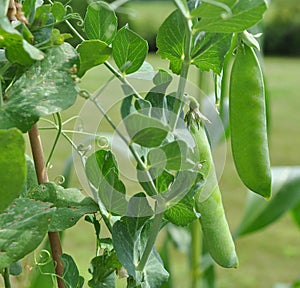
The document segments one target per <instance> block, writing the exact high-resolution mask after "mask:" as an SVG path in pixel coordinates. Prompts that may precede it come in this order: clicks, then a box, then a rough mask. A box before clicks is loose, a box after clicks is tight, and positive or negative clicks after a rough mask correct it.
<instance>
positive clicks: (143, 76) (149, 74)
mask: <svg viewBox="0 0 300 288" xmlns="http://www.w3.org/2000/svg"><path fill="white" fill-rule="evenodd" d="M154 73H155V72H154V69H153V67H152V65H151V64H150V63H148V62H146V61H145V62H144V63H143V64H142V66H141V67H140V68H139V70H137V71H136V72H134V73H132V74H130V75H128V76H127V77H128V78H133V79H140V80H152V78H153V77H154Z"/></svg>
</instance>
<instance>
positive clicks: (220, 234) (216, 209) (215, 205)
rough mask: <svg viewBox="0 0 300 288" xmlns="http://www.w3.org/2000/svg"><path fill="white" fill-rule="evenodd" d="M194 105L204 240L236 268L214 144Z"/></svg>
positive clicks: (197, 199)
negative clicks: (216, 167)
mask: <svg viewBox="0 0 300 288" xmlns="http://www.w3.org/2000/svg"><path fill="white" fill-rule="evenodd" d="M191 106H192V108H191V110H190V111H189V112H188V114H187V117H186V120H187V122H188V126H189V127H190V131H191V134H192V135H193V137H194V140H195V143H196V146H197V149H198V151H199V155H198V156H199V159H200V163H201V164H202V167H201V170H200V171H201V173H202V174H203V178H204V181H205V182H204V184H203V185H202V186H200V188H199V190H198V191H197V192H196V195H195V202H196V210H197V212H199V213H200V214H201V216H200V223H201V228H202V232H203V238H204V243H205V246H206V247H207V250H208V252H209V253H210V255H211V256H212V258H213V259H214V260H215V261H216V262H217V263H218V264H219V265H221V266H223V267H226V268H233V267H234V268H236V267H237V266H238V258H237V255H236V252H235V245H234V242H233V239H232V236H231V233H230V230H229V226H228V223H227V220H226V216H225V212H224V208H223V204H222V197H221V192H220V189H219V185H218V181H217V177H216V173H215V169H214V164H213V159H212V155H211V150H210V145H209V142H208V139H207V136H206V133H205V129H204V127H203V126H202V125H201V120H199V118H198V120H196V121H195V122H194V121H193V119H197V115H199V111H198V108H197V107H196V106H195V105H191ZM193 106H194V107H193ZM191 119H192V121H190V120H191ZM203 194H204V195H203Z"/></svg>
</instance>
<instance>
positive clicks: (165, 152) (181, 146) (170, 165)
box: [147, 140, 196, 171]
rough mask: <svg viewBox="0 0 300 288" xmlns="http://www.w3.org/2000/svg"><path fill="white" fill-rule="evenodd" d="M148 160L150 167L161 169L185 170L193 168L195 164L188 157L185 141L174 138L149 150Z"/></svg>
mask: <svg viewBox="0 0 300 288" xmlns="http://www.w3.org/2000/svg"><path fill="white" fill-rule="evenodd" d="M147 158H148V162H149V163H150V165H151V168H155V169H159V170H161V169H162V170H163V169H167V170H175V171H180V170H186V169H189V168H193V167H194V166H195V165H196V164H195V163H194V162H193V161H192V159H190V158H189V150H188V147H187V145H186V143H185V142H184V141H182V140H176V141H173V142H171V143H168V144H166V145H163V146H160V147H159V148H156V149H152V150H150V151H149V153H148V155H147Z"/></svg>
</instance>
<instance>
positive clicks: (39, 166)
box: [28, 124, 66, 288]
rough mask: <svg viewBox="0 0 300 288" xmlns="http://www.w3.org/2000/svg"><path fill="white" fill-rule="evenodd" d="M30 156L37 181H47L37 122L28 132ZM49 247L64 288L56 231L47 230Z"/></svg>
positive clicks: (58, 239) (59, 245)
mask: <svg viewBox="0 0 300 288" xmlns="http://www.w3.org/2000/svg"><path fill="white" fill-rule="evenodd" d="M28 134H29V139H30V145H31V151H32V156H33V160H34V165H35V170H36V174H37V178H38V183H39V184H42V183H45V182H49V179H48V174H47V170H46V166H45V158H44V152H43V147H42V143H41V138H40V135H39V130H38V126H37V124H35V125H34V126H33V127H32V129H31V130H30V131H29V132H28ZM48 237H49V242H50V247H51V251H52V257H53V259H54V261H55V272H56V274H57V275H58V276H59V277H57V278H56V279H57V284H58V287H59V288H66V287H65V284H64V281H63V280H62V276H63V272H64V265H63V262H62V260H61V258H60V256H61V255H62V248H61V242H60V237H59V233H58V232H48Z"/></svg>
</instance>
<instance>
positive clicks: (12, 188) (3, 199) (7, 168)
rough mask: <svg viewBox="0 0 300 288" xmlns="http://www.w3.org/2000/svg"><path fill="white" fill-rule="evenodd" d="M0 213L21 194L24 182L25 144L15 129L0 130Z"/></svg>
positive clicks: (20, 134)
mask: <svg viewBox="0 0 300 288" xmlns="http://www.w3.org/2000/svg"><path fill="white" fill-rule="evenodd" d="M0 147H1V152H0V171H1V173H0V212H2V211H3V210H4V209H5V208H6V207H7V206H8V205H9V204H10V203H11V202H12V201H13V200H14V199H15V198H17V197H18V196H19V195H20V193H21V192H22V188H23V185H24V183H25V180H26V161H25V143H24V139H23V135H22V133H21V132H20V131H19V130H17V129H9V130H0Z"/></svg>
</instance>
